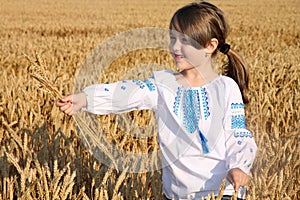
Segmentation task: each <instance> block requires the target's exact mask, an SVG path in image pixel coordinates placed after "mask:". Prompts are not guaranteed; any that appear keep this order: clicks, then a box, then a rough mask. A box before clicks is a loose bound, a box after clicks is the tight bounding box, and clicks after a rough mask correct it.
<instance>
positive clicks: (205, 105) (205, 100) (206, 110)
mask: <svg viewBox="0 0 300 200" xmlns="http://www.w3.org/2000/svg"><path fill="white" fill-rule="evenodd" d="M201 96H202V98H201V99H202V106H203V111H204V118H205V119H207V118H208V117H209V115H210V112H209V107H208V97H207V92H206V89H205V88H201Z"/></svg>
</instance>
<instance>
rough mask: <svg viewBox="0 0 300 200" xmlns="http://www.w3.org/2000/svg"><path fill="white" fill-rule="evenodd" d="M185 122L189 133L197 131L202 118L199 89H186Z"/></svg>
mask: <svg viewBox="0 0 300 200" xmlns="http://www.w3.org/2000/svg"><path fill="white" fill-rule="evenodd" d="M183 98H184V99H183V124H184V125H185V127H186V129H187V130H188V132H189V133H193V132H195V130H196V128H197V127H198V121H199V119H200V100H199V93H198V90H185V91H184V93H183Z"/></svg>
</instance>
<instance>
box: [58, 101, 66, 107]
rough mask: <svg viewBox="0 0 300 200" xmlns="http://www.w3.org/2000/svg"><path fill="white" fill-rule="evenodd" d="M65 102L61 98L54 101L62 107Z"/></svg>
mask: <svg viewBox="0 0 300 200" xmlns="http://www.w3.org/2000/svg"><path fill="white" fill-rule="evenodd" d="M66 104H67V102H64V101H61V100H58V101H56V106H58V107H62V106H64V105H66Z"/></svg>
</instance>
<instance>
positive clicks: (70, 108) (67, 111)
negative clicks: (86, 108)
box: [64, 106, 73, 115]
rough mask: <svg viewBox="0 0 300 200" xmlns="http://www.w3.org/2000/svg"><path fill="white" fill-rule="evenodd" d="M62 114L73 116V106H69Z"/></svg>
mask: <svg viewBox="0 0 300 200" xmlns="http://www.w3.org/2000/svg"><path fill="white" fill-rule="evenodd" d="M64 113H66V114H67V115H72V114H73V106H70V107H69V108H67V109H66V110H65V111H64Z"/></svg>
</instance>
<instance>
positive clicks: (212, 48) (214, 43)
mask: <svg viewBox="0 0 300 200" xmlns="http://www.w3.org/2000/svg"><path fill="white" fill-rule="evenodd" d="M218 44H219V41H218V40H217V39H216V38H212V39H211V40H210V42H209V43H208V44H207V46H206V47H205V51H206V53H207V54H212V53H214V52H215V50H216V49H217V47H218Z"/></svg>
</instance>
